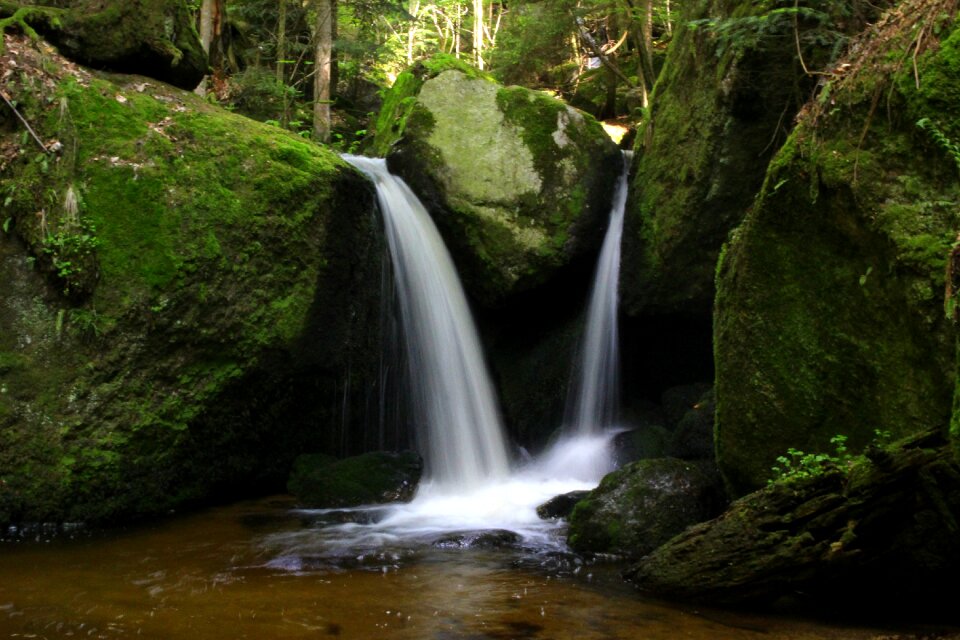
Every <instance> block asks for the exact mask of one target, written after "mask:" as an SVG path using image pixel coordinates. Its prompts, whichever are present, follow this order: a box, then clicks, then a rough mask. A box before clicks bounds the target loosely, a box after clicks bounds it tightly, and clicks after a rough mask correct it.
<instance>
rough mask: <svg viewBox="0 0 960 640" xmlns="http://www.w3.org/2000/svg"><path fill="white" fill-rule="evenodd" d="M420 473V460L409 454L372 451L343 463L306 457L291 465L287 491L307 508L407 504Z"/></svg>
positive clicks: (328, 458) (311, 455)
mask: <svg viewBox="0 0 960 640" xmlns="http://www.w3.org/2000/svg"><path fill="white" fill-rule="evenodd" d="M422 472H423V460H421V458H420V456H419V455H417V454H416V453H414V452H412V451H404V452H402V453H389V452H385V451H372V452H370V453H364V454H362V455H359V456H354V457H352V458H344V459H343V460H337V459H335V458H332V457H330V456H326V455H323V454H308V455H302V456H300V457H298V458H297V459H296V460H295V461H294V463H293V471H292V472H291V474H290V479H289V480H288V481H287V489H288V490H289V491H290V493H292V494H293V495H294V496H296V498H297V502H298V503H299V504H300V505H301V506H303V507H308V508H338V507H355V506H359V505H362V504H383V503H387V502H409V501H410V500H412V499H413V496H414V493H416V490H417V484H418V483H419V482H420V475H421V473H422Z"/></svg>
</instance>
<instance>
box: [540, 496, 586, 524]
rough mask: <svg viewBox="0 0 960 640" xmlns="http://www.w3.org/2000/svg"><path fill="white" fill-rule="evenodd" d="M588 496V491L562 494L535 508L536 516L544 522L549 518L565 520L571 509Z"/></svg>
mask: <svg viewBox="0 0 960 640" xmlns="http://www.w3.org/2000/svg"><path fill="white" fill-rule="evenodd" d="M589 494H590V492H589V491H571V492H569V493H564V494H561V495H559V496H555V497H553V498H550V499H549V500H547V501H546V502H544V503H543V504H541V505H540V506H539V507H537V515H538V516H540V517H541V518H543V519H544V520H550V519H551V518H566V517H568V516H569V515H570V513H571V512H572V511H573V508H574V507H575V506H576V504H577V503H578V502H580V501H581V500H583V499H584V498H586V497H587V496H588V495H589Z"/></svg>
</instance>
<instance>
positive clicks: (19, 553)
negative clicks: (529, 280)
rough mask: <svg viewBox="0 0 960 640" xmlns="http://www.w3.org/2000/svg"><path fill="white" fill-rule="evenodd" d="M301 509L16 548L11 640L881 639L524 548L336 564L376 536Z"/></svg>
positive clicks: (7, 573) (1, 558)
mask: <svg viewBox="0 0 960 640" xmlns="http://www.w3.org/2000/svg"><path fill="white" fill-rule="evenodd" d="M292 506H293V505H292V504H291V503H290V502H289V501H288V500H286V499H272V500H266V501H259V502H253V503H244V504H239V505H234V506H231V507H226V508H220V509H214V510H210V511H207V512H204V513H200V514H195V515H191V516H187V517H181V518H177V519H175V520H171V521H169V522H166V523H163V524H160V525H157V526H153V527H150V528H144V529H139V530H131V531H128V532H123V533H114V534H111V535H109V536H101V537H95V538H91V539H87V540H76V541H62V540H61V541H53V542H50V543H44V544H26V543H6V544H3V545H2V546H0V637H8V638H25V637H37V638H67V637H70V638H81V637H84V638H119V637H134V636H136V637H141V638H158V639H159V638H164V639H175V638H191V639H197V638H282V639H286V638H317V637H342V638H391V639H394V638H395V639H408V638H409V639H411V640H412V639H417V640H422V639H465V638H467V639H473V638H475V639H499V638H543V639H548V638H549V639H554V640H563V639H568V638H569V639H573V638H577V639H585V640H591V639H601V638H603V639H617V638H624V639H626V638H630V639H631V640H635V639H648V640H658V639H661V638H662V639H668V638H669V639H671V640H673V639H676V638H711V639H714V638H730V639H733V640H740V639H744V640H746V639H758V638H761V637H762V638H766V639H780V638H791V639H798V638H799V639H805V638H810V639H814V638H851V639H854V640H856V639H860V638H863V639H866V638H874V637H876V636H878V635H880V633H879V632H876V631H871V630H869V629H851V628H831V627H827V626H822V625H818V624H814V623H810V622H801V621H791V620H782V619H776V618H764V617H745V616H738V615H732V614H718V613H715V612H714V613H704V612H695V611H693V610H691V609H690V608H685V607H670V606H666V605H661V604H657V603H652V602H649V601H644V600H640V599H638V598H637V597H636V596H635V595H634V594H633V593H632V592H630V591H629V589H627V588H626V587H624V586H623V585H621V584H620V583H619V581H618V580H617V578H616V575H615V568H613V567H605V566H602V565H582V566H581V565H577V564H576V563H573V562H556V561H554V560H553V559H554V558H555V556H556V553H557V552H555V551H544V550H543V549H539V550H538V548H537V547H536V546H535V545H533V544H531V543H530V541H529V540H525V539H522V538H521V539H520V540H519V541H517V542H516V543H514V544H508V545H506V546H505V547H504V548H500V549H491V548H487V547H477V546H472V547H471V546H470V545H466V546H465V547H463V546H458V545H452V546H443V545H435V544H433V543H432V542H429V541H427V542H425V543H423V544H421V543H416V542H411V541H409V540H407V541H405V542H403V543H402V544H399V545H393V544H390V545H386V546H372V547H371V550H370V551H368V552H363V551H361V552H359V553H356V554H355V555H353V556H351V555H349V554H348V553H347V547H346V546H343V545H340V546H336V545H335V546H334V550H333V551H332V552H331V550H330V547H328V546H327V545H325V543H323V542H322V540H323V539H324V534H323V533H322V532H324V531H325V530H327V531H328V530H330V529H334V530H335V529H336V528H338V527H345V526H357V527H359V526H362V525H359V524H357V523H349V522H348V523H344V522H342V521H340V520H342V519H343V518H345V517H347V516H345V515H344V514H342V513H341V514H339V515H334V514H333V512H329V513H309V512H302V511H297V510H294V509H292ZM367 515H371V514H367ZM381 515H382V514H381ZM373 517H375V516H373ZM331 519H332V520H333V522H330V520H331ZM311 539H312V541H311ZM334 539H335V538H328V540H334ZM560 555H561V556H562V552H560ZM551 561H554V564H551ZM297 563H299V564H297Z"/></svg>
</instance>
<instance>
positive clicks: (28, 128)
mask: <svg viewBox="0 0 960 640" xmlns="http://www.w3.org/2000/svg"><path fill="white" fill-rule="evenodd" d="M0 97H2V98H3V101H4V102H6V103H7V106H8V107H10V110H11V111H13V113H14V115H16V116H17V118H18V119H19V120H20V122H22V123H23V126H25V127H26V128H27V131H29V132H30V135H31V136H33V139H34V140H36V141H37V144H38V145H40V148H41V149H43V152H44V153H50V150H49V149H47V145H45V144H43V140H41V139H40V137H39V136H38V135H37V132H36V131H34V130H33V127H31V126H30V123H29V122H27V120H26V118H24V117H23V116H22V115H20V112H19V111H17V108H16V107H15V106H13V103H12V102H10V98H8V97H7V93H6V92H5V91H0Z"/></svg>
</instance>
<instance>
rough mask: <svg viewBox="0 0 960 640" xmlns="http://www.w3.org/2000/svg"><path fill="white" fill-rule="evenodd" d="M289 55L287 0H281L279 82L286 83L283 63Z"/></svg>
mask: <svg viewBox="0 0 960 640" xmlns="http://www.w3.org/2000/svg"><path fill="white" fill-rule="evenodd" d="M286 57H287V0H280V10H279V16H278V17H277V84H283V83H284V80H285V78H284V73H283V65H284V64H285V60H286Z"/></svg>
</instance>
